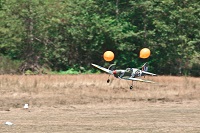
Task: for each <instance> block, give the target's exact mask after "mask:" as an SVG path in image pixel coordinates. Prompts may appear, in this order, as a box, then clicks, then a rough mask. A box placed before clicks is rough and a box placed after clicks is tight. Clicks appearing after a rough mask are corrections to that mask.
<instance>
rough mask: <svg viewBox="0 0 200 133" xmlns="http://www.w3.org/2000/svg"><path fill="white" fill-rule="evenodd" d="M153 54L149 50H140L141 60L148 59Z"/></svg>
mask: <svg viewBox="0 0 200 133" xmlns="http://www.w3.org/2000/svg"><path fill="white" fill-rule="evenodd" d="M150 54H151V51H150V50H149V49H148V48H143V49H141V50H140V58H144V59H145V58H148V57H149V56H150Z"/></svg>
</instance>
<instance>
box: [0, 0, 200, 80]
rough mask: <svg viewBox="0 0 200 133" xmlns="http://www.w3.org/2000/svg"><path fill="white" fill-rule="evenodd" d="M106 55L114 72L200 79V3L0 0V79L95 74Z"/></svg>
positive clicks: (184, 0)
mask: <svg viewBox="0 0 200 133" xmlns="http://www.w3.org/2000/svg"><path fill="white" fill-rule="evenodd" d="M144 47H147V48H149V49H150V50H151V56H150V57H149V58H148V59H140V58H139V51H140V50H141V49H142V48H144ZM107 50H111V51H113V52H114V53H115V59H114V61H112V62H111V63H116V64H117V66H118V67H119V68H126V67H139V66H141V65H142V64H143V63H144V62H148V63H149V66H150V71H151V72H155V73H157V74H164V75H168V74H170V75H179V74H180V75H191V76H200V1H199V0H154V1H152V0H151V1H150V0H0V74H5V73H19V72H20V73H25V72H27V71H32V72H36V73H40V72H44V71H57V72H60V71H67V70H73V71H78V72H79V71H80V72H88V71H89V70H91V71H90V72H95V70H94V69H93V68H92V67H91V63H96V64H99V65H103V66H108V63H107V62H105V61H104V60H103V58H102V55H103V53H104V52H105V51H107Z"/></svg>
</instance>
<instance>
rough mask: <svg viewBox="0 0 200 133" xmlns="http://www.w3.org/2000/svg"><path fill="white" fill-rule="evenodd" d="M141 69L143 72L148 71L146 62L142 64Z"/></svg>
mask: <svg viewBox="0 0 200 133" xmlns="http://www.w3.org/2000/svg"><path fill="white" fill-rule="evenodd" d="M142 71H145V72H147V71H148V64H147V62H146V63H144V65H143V66H142Z"/></svg>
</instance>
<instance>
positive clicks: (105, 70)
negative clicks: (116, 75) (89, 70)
mask: <svg viewBox="0 0 200 133" xmlns="http://www.w3.org/2000/svg"><path fill="white" fill-rule="evenodd" d="M92 66H94V67H96V68H98V69H100V70H102V71H104V72H106V73H108V74H113V72H112V71H111V70H109V69H106V68H104V67H101V66H99V65H96V64H92Z"/></svg>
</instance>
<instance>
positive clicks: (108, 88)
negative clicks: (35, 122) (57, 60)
mask: <svg viewBox="0 0 200 133" xmlns="http://www.w3.org/2000/svg"><path fill="white" fill-rule="evenodd" d="M107 77H108V75H106V74H87V75H34V76H25V75H24V76H23V75H20V76H19V75H1V76H0V95H1V97H0V106H1V108H4V107H14V108H18V107H22V105H23V104H24V103H29V104H30V105H35V106H38V107H40V106H55V105H66V104H86V103H97V102H98V103H101V102H106V103H107V102H109V103H117V102H127V101H151V102H156V101H162V102H166V101H178V102H181V101H183V100H200V78H194V77H175V76H157V77H146V78H145V79H148V80H153V81H155V82H157V83H158V84H148V83H139V82H134V89H133V90H129V86H130V85H131V82H130V81H125V80H119V79H116V78H115V79H114V78H112V79H114V80H112V82H111V83H110V84H107V83H106V80H107Z"/></svg>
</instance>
